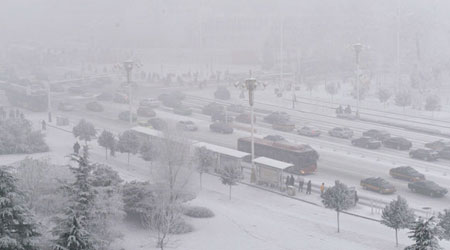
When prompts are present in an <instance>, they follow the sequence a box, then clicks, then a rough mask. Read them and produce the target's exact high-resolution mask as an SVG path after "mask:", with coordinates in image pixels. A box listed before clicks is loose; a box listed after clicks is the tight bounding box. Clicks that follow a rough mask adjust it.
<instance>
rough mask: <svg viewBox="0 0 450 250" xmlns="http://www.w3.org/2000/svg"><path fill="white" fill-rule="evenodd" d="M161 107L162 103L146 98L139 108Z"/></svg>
mask: <svg viewBox="0 0 450 250" xmlns="http://www.w3.org/2000/svg"><path fill="white" fill-rule="evenodd" d="M159 105H160V102H159V101H158V100H157V99H155V98H145V99H142V100H141V102H140V103H139V106H142V107H151V108H157V107H159Z"/></svg>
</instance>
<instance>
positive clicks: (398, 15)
mask: <svg viewBox="0 0 450 250" xmlns="http://www.w3.org/2000/svg"><path fill="white" fill-rule="evenodd" d="M396 26H397V41H396V45H397V65H396V66H397V70H396V73H397V74H396V78H397V79H396V80H397V89H400V88H401V86H400V84H401V83H400V26H401V24H400V0H397V25H396Z"/></svg>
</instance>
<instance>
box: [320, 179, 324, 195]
mask: <svg viewBox="0 0 450 250" xmlns="http://www.w3.org/2000/svg"><path fill="white" fill-rule="evenodd" d="M323 191H325V183H323V182H322V185H320V196H322V195H323Z"/></svg>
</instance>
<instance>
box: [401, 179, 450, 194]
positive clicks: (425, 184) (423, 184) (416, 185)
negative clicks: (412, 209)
mask: <svg viewBox="0 0 450 250" xmlns="http://www.w3.org/2000/svg"><path fill="white" fill-rule="evenodd" d="M408 188H409V189H410V190H411V191H413V192H414V193H420V194H425V195H429V196H431V197H443V196H444V195H446V194H447V192H448V190H447V189H446V188H444V187H441V186H439V185H438V184H436V183H435V182H433V181H428V180H425V181H415V182H410V183H408Z"/></svg>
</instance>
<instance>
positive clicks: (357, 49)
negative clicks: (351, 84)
mask: <svg viewBox="0 0 450 250" xmlns="http://www.w3.org/2000/svg"><path fill="white" fill-rule="evenodd" d="M353 49H355V55H356V58H355V60H356V99H357V100H356V116H357V117H358V116H359V102H360V92H359V87H360V86H359V80H360V79H359V77H360V69H359V54H360V53H361V50H362V44H360V43H355V44H353Z"/></svg>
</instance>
